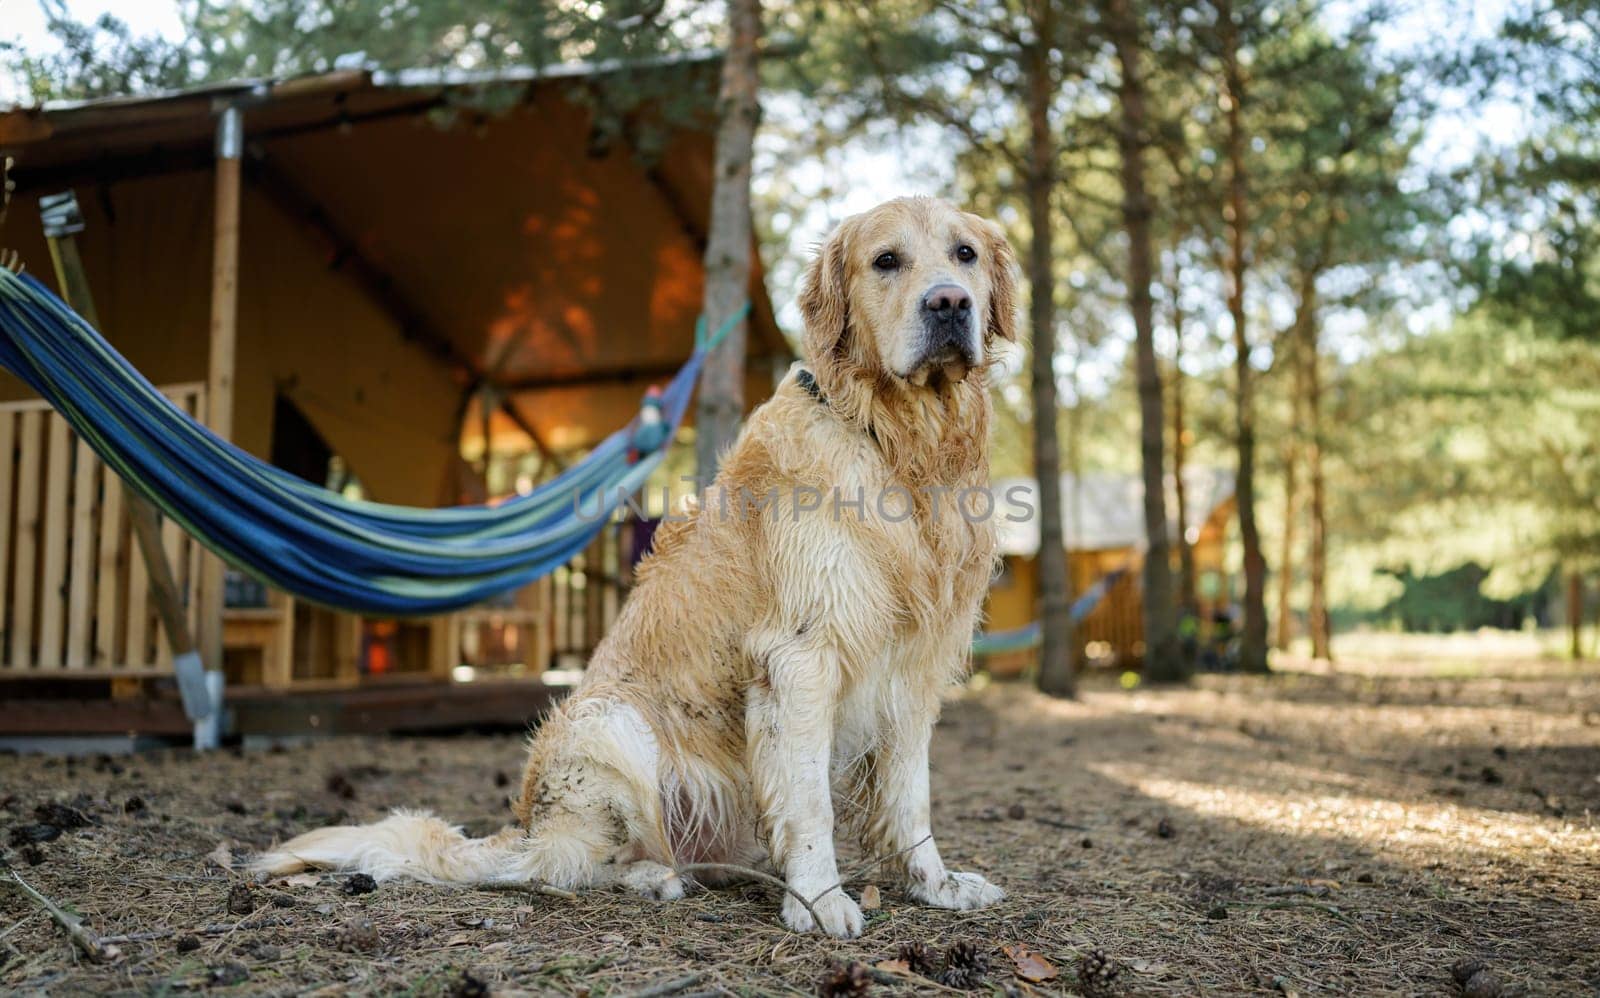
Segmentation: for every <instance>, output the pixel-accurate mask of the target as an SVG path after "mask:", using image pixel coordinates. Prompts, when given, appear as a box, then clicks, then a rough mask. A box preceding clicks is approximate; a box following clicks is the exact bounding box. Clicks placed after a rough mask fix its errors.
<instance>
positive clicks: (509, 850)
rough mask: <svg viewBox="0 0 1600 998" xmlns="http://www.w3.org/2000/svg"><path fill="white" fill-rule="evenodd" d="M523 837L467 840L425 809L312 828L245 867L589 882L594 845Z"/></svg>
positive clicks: (569, 838) (445, 880) (460, 880)
mask: <svg viewBox="0 0 1600 998" xmlns="http://www.w3.org/2000/svg"><path fill="white" fill-rule="evenodd" d="M565 831H567V832H568V834H551V833H549V832H548V831H547V832H546V833H545V834H540V835H535V836H530V835H528V834H527V833H526V832H524V831H522V830H521V829H519V828H505V829H502V830H501V831H499V832H497V833H495V834H494V835H490V836H488V837H487V838H481V839H474V838H468V837H467V835H466V834H465V833H464V832H462V830H461V829H460V828H459V827H457V826H454V825H450V824H448V823H446V822H445V821H443V820H441V819H439V818H436V817H434V816H433V815H432V814H429V813H428V812H426V811H396V812H394V813H393V814H391V815H390V816H389V817H387V818H385V819H384V820H382V821H379V822H376V823H375V824H371V825H345V826H340V827H335V828H319V829H318V830H316V831H314V832H307V833H306V834H304V835H300V836H297V837H295V838H293V839H290V840H289V841H288V842H285V843H283V844H282V845H280V846H278V847H277V848H275V849H273V850H272V851H270V852H266V853H262V854H261V855H259V856H257V857H256V858H255V859H254V860H252V861H251V863H250V870H251V872H252V873H255V874H257V875H258V876H264V877H281V876H287V875H288V874H291V873H298V872H300V871H302V870H305V869H307V868H320V869H332V870H344V871H348V872H352V873H365V874H367V875H368V876H370V877H372V879H374V880H389V879H392V878H395V877H409V878H410V879H412V880H422V881H427V882H430V883H438V884H486V883H529V882H538V883H546V884H551V885H553V886H556V887H566V888H577V887H581V886H584V884H585V882H586V881H588V880H589V879H590V876H591V873H592V870H593V864H594V860H595V858H596V855H597V849H596V847H597V846H599V847H600V850H599V851H601V852H603V850H604V843H598V842H589V841H586V838H587V836H584V835H582V834H581V833H580V834H571V833H574V832H579V829H576V828H573V829H567V830H565Z"/></svg>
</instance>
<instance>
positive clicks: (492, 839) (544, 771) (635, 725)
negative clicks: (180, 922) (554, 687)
mask: <svg viewBox="0 0 1600 998" xmlns="http://www.w3.org/2000/svg"><path fill="white" fill-rule="evenodd" d="M653 746H654V742H653V739H651V738H650V737H649V729H648V728H646V727H644V724H643V721H642V719H641V718H640V717H639V715H638V713H637V712H636V711H634V710H633V709H632V708H631V707H628V706H626V705H622V704H617V703H615V702H612V701H603V702H601V703H598V704H596V703H587V704H585V703H579V704H576V705H575V706H574V708H573V709H572V710H564V711H562V712H558V714H557V715H555V717H553V718H552V719H551V723H550V724H548V725H547V728H546V730H542V731H541V732H540V735H539V737H538V738H537V739H535V741H534V743H533V745H532V746H531V747H530V750H529V761H528V770H527V773H526V774H525V776H524V783H523V799H522V800H520V801H519V802H518V804H517V813H518V817H519V818H520V819H521V820H522V823H523V825H524V826H525V829H526V830H525V831H524V830H522V829H515V828H508V829H505V830H504V831H501V832H499V833H497V834H495V835H491V836H489V837H488V838H482V839H472V838H468V837H467V836H466V835H464V834H463V833H462V831H461V829H459V828H456V827H454V826H451V825H449V824H447V823H446V822H444V821H442V820H440V819H439V818H436V817H433V816H432V815H430V814H426V813H407V812H396V813H395V814H393V815H391V816H390V817H388V818H386V819H384V820H383V821H380V822H377V823H375V824H371V825H362V826H356V827H341V828H324V829H319V830H318V831H315V832H309V833H307V834H305V835H301V836H299V837H298V838H295V839H292V840H290V841H289V842H286V843H284V844H283V845H282V846H279V847H278V848H277V849H275V850H273V851H271V852H269V853H266V854H264V855H262V856H259V857H257V858H256V860H255V861H254V863H253V864H252V869H253V870H254V871H255V872H257V873H259V874H263V875H267V876H281V875H284V874H288V873H294V872H296V871H298V870H303V869H306V868H307V867H321V868H327V869H337V870H350V871H357V872H361V873H366V874H368V875H370V876H372V877H373V878H374V879H378V880H387V879H390V878H394V877H410V878H412V879H416V880H424V881H431V882H435V883H452V884H483V883H529V882H538V883H545V884H550V885H553V886H556V887H562V888H566V889H568V890H578V889H582V888H587V887H599V886H608V885H613V884H618V885H624V886H628V887H630V888H632V889H634V890H636V891H639V892H640V893H643V894H646V895H647V896H652V897H663V898H668V897H679V896H682V885H681V884H675V883H674V882H673V881H674V880H675V879H676V878H675V875H673V876H671V877H669V876H667V874H670V873H671V870H670V868H669V867H668V866H667V865H666V864H667V863H670V862H671V856H670V853H669V852H668V851H667V850H666V849H665V846H664V845H663V844H662V840H663V835H662V833H661V831H660V828H661V820H660V810H661V809H660V793H659V789H658V788H657V787H656V784H655V777H654V770H655V758H654V755H653ZM641 861H649V862H645V863H641ZM663 871H664V872H663Z"/></svg>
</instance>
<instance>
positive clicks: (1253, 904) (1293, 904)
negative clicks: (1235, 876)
mask: <svg viewBox="0 0 1600 998" xmlns="http://www.w3.org/2000/svg"><path fill="white" fill-rule="evenodd" d="M1227 906H1228V907H1229V908H1264V909H1267V910H1269V911H1273V910H1279V911H1281V910H1287V909H1291V908H1312V909H1315V910H1317V911H1320V912H1323V913H1324V914H1328V915H1332V916H1333V917H1334V918H1337V919H1338V920H1339V921H1341V922H1347V923H1349V924H1350V925H1354V924H1356V922H1355V919H1353V918H1351V917H1350V916H1349V915H1346V914H1345V913H1344V912H1342V911H1340V910H1339V907H1338V905H1332V904H1324V903H1322V902H1320V901H1229V902H1227Z"/></svg>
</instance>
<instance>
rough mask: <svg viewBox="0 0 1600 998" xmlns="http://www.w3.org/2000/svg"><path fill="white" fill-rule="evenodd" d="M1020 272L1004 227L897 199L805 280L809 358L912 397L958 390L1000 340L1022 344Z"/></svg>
mask: <svg viewBox="0 0 1600 998" xmlns="http://www.w3.org/2000/svg"><path fill="white" fill-rule="evenodd" d="M1015 269H1016V264H1015V258H1014V257H1013V255H1012V253H1011V247H1010V245H1009V244H1008V243H1007V242H1006V238H1005V235H1004V234H1003V233H1002V232H1001V231H1000V227H999V226H997V225H995V224H994V223H993V222H989V221H986V220H984V219H982V218H980V217H978V216H977V215H973V214H971V213H969V212H964V211H960V210H958V209H956V208H955V207H953V206H952V205H950V204H948V203H947V202H944V201H940V200H936V199H934V198H899V199H896V200H894V201H888V202H885V203H884V204H881V205H879V206H878V207H876V208H873V209H872V210H870V211H866V212H862V213H861V214H859V215H853V216H851V217H850V218H847V219H845V220H844V221H843V222H842V223H840V225H839V227H838V228H837V229H835V230H834V232H833V234H832V235H831V236H829V237H828V240H827V241H826V242H825V243H824V244H823V246H822V248H821V250H820V251H819V252H818V253H817V256H816V259H815V260H814V261H812V264H811V268H810V270H809V271H808V272H807V274H806V279H805V285H804V287H803V289H802V290H801V294H800V311H801V314H802V315H803V316H804V317H805V324H806V334H805V352H806V355H807V357H806V359H807V360H808V361H809V362H810V363H811V364H812V365H814V366H816V367H819V368H823V369H826V368H830V367H835V366H843V367H846V368H854V369H855V371H856V372H857V373H859V374H864V375H867V376H869V377H872V378H874V379H885V378H887V379H891V380H893V381H895V382H898V383H900V384H902V385H905V386H906V387H908V388H911V389H923V388H925V389H930V390H933V391H940V390H943V389H946V388H948V387H949V386H950V385H954V384H958V383H960V382H961V381H963V380H965V379H966V377H967V374H968V373H969V372H970V371H972V370H973V369H974V368H979V367H982V366H983V365H985V364H987V363H988V361H989V359H990V352H991V349H992V348H993V346H994V343H995V340H996V339H1004V340H1015V339H1016V275H1015ZM819 373H821V372H820V371H819Z"/></svg>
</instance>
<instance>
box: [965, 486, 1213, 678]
mask: <svg viewBox="0 0 1600 998" xmlns="http://www.w3.org/2000/svg"><path fill="white" fill-rule="evenodd" d="M992 491H993V492H994V494H995V502H996V507H995V508H996V511H997V512H996V520H997V522H998V523H999V525H1000V552H1001V559H1002V560H1001V568H1000V572H999V574H998V575H997V576H996V578H995V580H994V582H993V583H992V584H991V586H990V588H989V600H988V604H987V607H986V618H985V622H984V628H985V630H986V631H989V632H991V633H992V632H1005V631H1015V630H1017V629H1019V628H1023V627H1027V626H1028V625H1029V624H1031V623H1033V622H1034V621H1036V620H1038V619H1039V611H1038V606H1037V599H1036V597H1037V592H1038V553H1039V521H1038V519H1037V516H1036V515H1033V516H1027V515H1024V512H1025V510H1026V509H1031V510H1033V511H1035V512H1036V511H1037V509H1038V483H1037V482H1036V481H1034V480H1033V479H1030V478H1017V479H1006V480H1002V481H999V482H996V483H995V484H994V486H993V489H992ZM1174 491H1175V490H1174V489H1173V485H1172V482H1171V480H1170V477H1169V480H1168V483H1167V493H1168V494H1167V509H1168V511H1169V512H1175V511H1176V509H1177V501H1176V498H1175V496H1174ZM1184 494H1185V499H1186V503H1185V505H1186V509H1185V513H1186V517H1185V518H1186V520H1187V523H1186V524H1185V525H1184V534H1185V537H1186V538H1187V540H1188V542H1189V543H1190V544H1191V545H1192V546H1193V549H1194V561H1195V575H1196V585H1195V589H1196V595H1197V596H1198V599H1199V603H1200V607H1199V609H1200V613H1199V617H1200V619H1201V620H1209V619H1210V617H1211V615H1212V613H1214V612H1215V611H1217V610H1219V609H1222V608H1225V607H1227V606H1228V605H1229V604H1230V602H1231V594H1232V591H1233V590H1232V586H1233V582H1232V576H1231V575H1230V573H1229V570H1228V567H1227V564H1226V558H1225V556H1226V544H1227V538H1228V525H1229V524H1230V523H1231V522H1232V521H1233V513H1234V509H1235V504H1234V495H1233V473H1232V472H1230V471H1226V470H1221V469H1208V468H1190V469H1187V470H1186V472H1185V474H1184ZM1061 502H1062V530H1063V535H1064V538H1065V543H1066V548H1067V566H1068V573H1069V576H1070V580H1071V585H1072V596H1073V598H1074V599H1075V600H1076V599H1078V598H1080V597H1082V596H1084V595H1085V594H1087V593H1090V592H1091V590H1092V589H1094V587H1096V586H1103V588H1104V595H1103V597H1102V598H1101V599H1099V600H1098V601H1093V602H1094V605H1093V609H1091V610H1089V612H1088V613H1087V615H1085V616H1084V617H1083V619H1082V622H1081V623H1080V624H1079V625H1078V628H1077V631H1076V638H1077V641H1078V643H1079V652H1080V654H1081V655H1082V659H1081V660H1082V661H1083V662H1085V663H1086V664H1089V665H1091V666H1104V667H1116V668H1136V667H1137V666H1138V664H1139V662H1140V660H1141V659H1142V657H1143V655H1144V625H1143V618H1142V612H1143V609H1142V608H1143V602H1142V600H1143V592H1142V590H1141V588H1140V579H1141V574H1140V573H1141V569H1142V568H1143V565H1144V549H1145V529H1144V505H1143V503H1144V483H1143V480H1142V479H1141V477H1140V476H1139V475H1136V474H1135V475H1121V474H1110V473H1105V474H1090V475H1084V476H1082V477H1081V478H1079V477H1077V476H1073V475H1070V474H1069V475H1063V476H1062V478H1061ZM1013 511H1015V512H1013ZM1168 532H1169V536H1171V537H1172V538H1173V541H1174V544H1173V548H1172V551H1173V556H1172V557H1173V571H1174V572H1176V571H1177V564H1178V563H1177V557H1178V556H1177V548H1176V535H1177V524H1176V521H1174V522H1173V523H1172V524H1170V525H1169V528H1168ZM1036 658H1037V649H1032V648H1030V649H1026V650H1011V651H1004V652H999V653H996V654H993V655H987V656H982V660H981V661H980V662H979V663H978V664H979V665H980V666H981V667H983V668H986V669H987V670H988V671H989V672H990V673H991V674H993V675H996V676H1014V675H1018V674H1020V673H1021V672H1023V671H1024V670H1025V669H1027V668H1029V667H1030V666H1031V665H1032V664H1033V662H1034V660H1035V659H1036Z"/></svg>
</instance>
